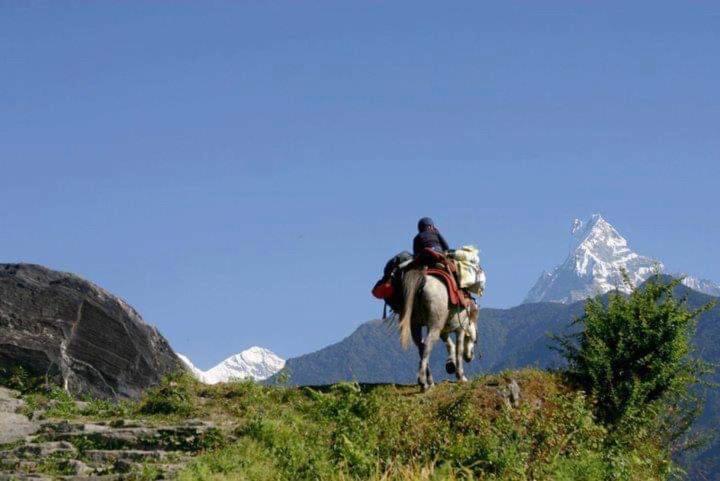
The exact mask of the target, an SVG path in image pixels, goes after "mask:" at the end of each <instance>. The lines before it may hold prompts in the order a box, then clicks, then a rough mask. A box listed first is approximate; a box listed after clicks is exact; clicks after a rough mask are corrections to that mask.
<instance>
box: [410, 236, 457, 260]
mask: <svg viewBox="0 0 720 481" xmlns="http://www.w3.org/2000/svg"><path fill="white" fill-rule="evenodd" d="M425 249H432V250H434V251H436V252H444V251H446V250H449V249H450V247H448V243H447V242H446V241H445V239H444V238H443V236H442V234H440V232H438V231H437V230H425V231H423V232H421V233H419V234H418V235H416V236H415V239H413V254H414V255H415V256H416V257H417V256H420V255H421V254H422V252H423V250H425Z"/></svg>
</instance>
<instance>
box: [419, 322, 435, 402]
mask: <svg viewBox="0 0 720 481" xmlns="http://www.w3.org/2000/svg"><path fill="white" fill-rule="evenodd" d="M439 337H440V329H436V328H432V327H431V328H429V329H428V333H427V336H425V341H424V342H423V352H422V359H421V360H420V375H419V379H420V385H421V386H422V388H423V391H427V390H428V389H430V388H431V387H432V385H433V384H434V381H433V378H432V373H431V372H430V354H431V353H432V348H433V345H434V344H435V342H436V341H437V340H438V338H439ZM423 381H424V382H423Z"/></svg>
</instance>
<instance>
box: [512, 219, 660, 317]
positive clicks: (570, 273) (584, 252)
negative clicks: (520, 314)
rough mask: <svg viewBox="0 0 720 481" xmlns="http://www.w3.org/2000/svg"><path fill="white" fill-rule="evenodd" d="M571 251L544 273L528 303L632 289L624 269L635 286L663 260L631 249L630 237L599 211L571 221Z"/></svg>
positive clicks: (572, 300)
mask: <svg viewBox="0 0 720 481" xmlns="http://www.w3.org/2000/svg"><path fill="white" fill-rule="evenodd" d="M571 235H572V242H571V248H570V253H569V254H568V257H567V258H566V259H565V262H563V263H562V264H561V265H559V266H558V267H556V268H555V269H554V270H553V271H552V272H550V273H547V272H546V273H543V275H541V276H540V279H538V281H537V282H536V283H535V286H534V287H533V288H532V289H531V290H530V292H529V293H528V295H527V298H526V299H525V302H541V301H549V302H563V303H567V302H575V301H578V300H581V299H586V298H588V297H592V296H595V295H598V294H604V293H606V292H608V291H610V290H613V289H619V290H620V291H623V292H629V291H630V289H631V287H630V286H628V285H627V284H626V283H625V282H624V279H623V274H622V273H623V270H624V271H625V272H626V273H627V275H628V276H629V278H630V281H631V283H632V284H633V285H639V284H640V283H642V282H643V281H645V280H646V279H647V278H648V277H650V275H651V274H652V273H653V272H654V271H655V270H662V268H663V265H662V263H661V262H659V261H656V260H654V259H651V258H649V257H645V256H641V255H639V254H637V253H636V252H634V251H633V250H632V249H630V246H629V245H628V242H627V240H626V239H625V238H624V237H623V236H622V235H620V233H619V232H618V231H617V230H616V229H615V228H614V227H613V226H612V225H611V224H610V223H609V222H608V221H606V220H605V219H604V218H603V217H602V216H601V215H600V214H595V215H593V216H592V217H590V219H589V220H588V221H587V222H586V223H582V222H580V221H579V220H578V219H575V220H574V221H573V224H572V230H571Z"/></svg>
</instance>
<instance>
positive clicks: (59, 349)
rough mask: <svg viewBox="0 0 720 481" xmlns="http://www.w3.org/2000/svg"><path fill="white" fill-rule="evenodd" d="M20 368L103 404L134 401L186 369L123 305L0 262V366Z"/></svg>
mask: <svg viewBox="0 0 720 481" xmlns="http://www.w3.org/2000/svg"><path fill="white" fill-rule="evenodd" d="M17 365H20V366H22V367H23V368H25V369H26V370H28V371H30V372H32V373H33V374H35V375H41V376H46V377H48V378H50V379H52V380H54V381H56V382H59V383H61V384H62V385H63V386H64V387H65V388H66V389H67V390H68V391H70V392H71V393H73V394H75V395H83V394H89V395H92V396H94V397H100V398H105V399H118V398H137V397H139V395H140V394H141V392H142V391H143V389H145V388H147V387H149V386H152V385H154V384H156V383H157V382H158V381H160V379H161V378H162V376H163V375H165V374H168V373H170V372H173V371H177V370H180V369H183V367H182V363H181V362H180V360H179V359H178V357H177V355H176V354H175V352H174V351H173V350H172V348H171V347H170V345H169V344H168V342H167V341H166V340H165V338H164V337H162V335H160V333H159V332H158V331H157V329H155V328H154V327H151V326H149V325H147V324H146V323H145V322H144V321H143V319H142V317H140V315H139V314H138V313H137V312H136V311H135V310H134V309H133V308H132V307H131V306H129V305H128V304H127V303H126V302H125V301H123V300H122V299H120V298H118V297H116V296H113V295H112V294H110V293H109V292H107V291H105V290H104V289H102V288H100V287H98V286H96V285H94V284H92V283H91V282H88V281H86V280H84V279H81V278H80V277H78V276H75V275H73V274H68V273H64V272H57V271H52V270H50V269H47V268H45V267H42V266H38V265H32V264H0V368H9V367H13V366H17Z"/></svg>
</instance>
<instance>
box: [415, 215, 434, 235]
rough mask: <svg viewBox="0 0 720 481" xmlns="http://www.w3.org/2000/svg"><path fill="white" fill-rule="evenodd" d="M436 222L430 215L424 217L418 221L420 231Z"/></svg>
mask: <svg viewBox="0 0 720 481" xmlns="http://www.w3.org/2000/svg"><path fill="white" fill-rule="evenodd" d="M434 225H435V223H434V222H433V220H432V219H431V218H430V217H423V218H422V219H420V220H419V221H418V231H420V232H422V231H424V230H426V229H427V228H428V227H432V226H434Z"/></svg>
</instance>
